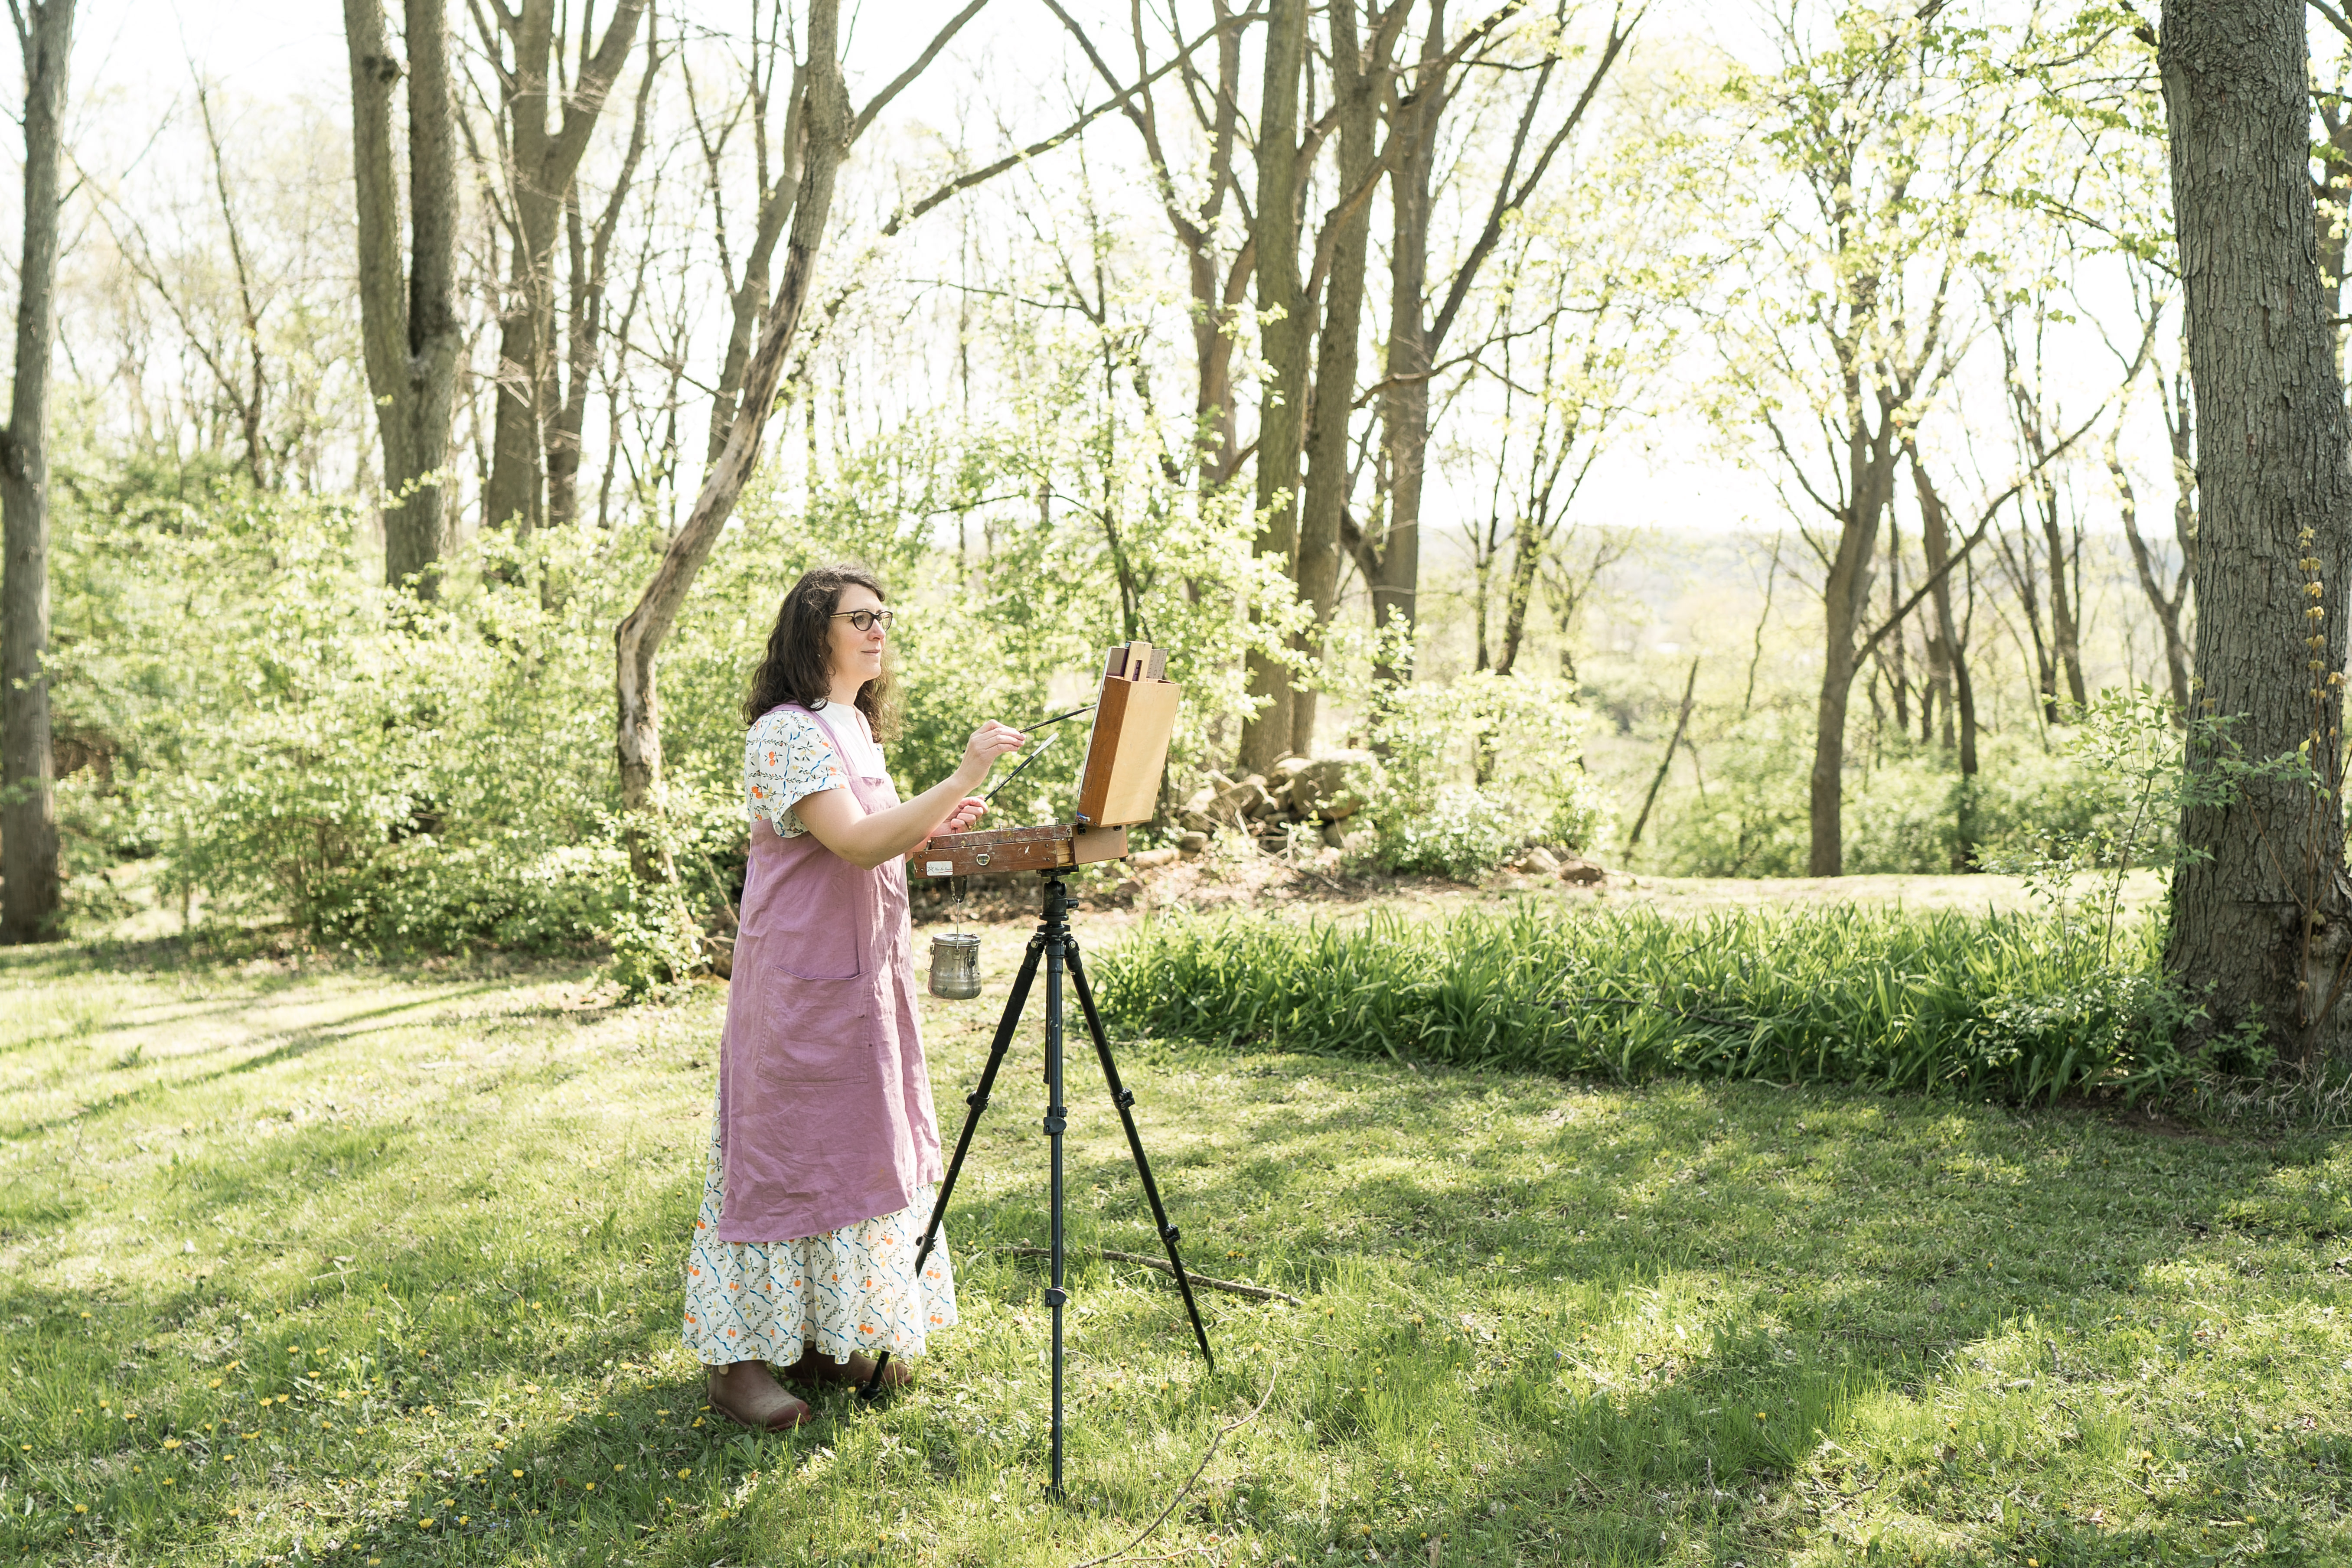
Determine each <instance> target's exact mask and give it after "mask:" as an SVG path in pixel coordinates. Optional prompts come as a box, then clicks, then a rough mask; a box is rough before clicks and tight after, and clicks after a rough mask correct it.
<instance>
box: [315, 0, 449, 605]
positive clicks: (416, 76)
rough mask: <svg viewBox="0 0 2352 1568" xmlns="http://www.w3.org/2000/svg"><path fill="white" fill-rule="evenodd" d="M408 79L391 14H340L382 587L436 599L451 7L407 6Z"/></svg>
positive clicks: (423, 1)
mask: <svg viewBox="0 0 2352 1568" xmlns="http://www.w3.org/2000/svg"><path fill="white" fill-rule="evenodd" d="M406 4H407V27H406V37H407V42H408V62H407V65H406V67H405V69H404V68H403V66H402V64H401V61H400V60H399V59H398V58H395V57H394V55H393V53H392V51H391V48H390V47H389V46H388V45H387V44H386V43H385V41H384V32H383V5H382V0H343V31H344V37H345V41H346V44H347V45H348V47H349V48H350V52H351V63H352V182H353V184H354V185H355V186H356V188H357V206H358V217H359V293H360V341H361V347H362V357H363V358H364V360H365V362H366V364H367V378H368V391H369V393H370V394H371V395H372V396H373V400H374V402H375V422H376V435H377V437H378V438H379V439H380V440H381V441H382V442H383V562H384V581H385V582H386V583H387V584H394V585H395V586H396V585H399V584H413V586H414V590H415V594H416V595H417V597H419V598H421V599H432V598H434V597H436V595H438V593H439V587H438V574H439V569H440V561H441V552H442V550H443V548H444V547H445V544H446V539H447V531H448V530H447V521H446V520H447V516H448V503H447V495H448V491H447V480H448V478H449V475H448V471H447V467H448V460H449V415H450V408H451V405H452V402H453V399H454V396H455V394H456V388H457V355H458V350H459V348H460V347H461V345H462V344H463V342H464V332H463V331H462V329H461V328H460V326H459V324H458V321H457V133H456V121H455V111H454V110H453V108H452V106H451V103H450V100H449V35H448V17H447V15H446V11H445V9H444V6H443V4H442V0H406ZM404 74H405V75H406V76H407V78H408V187H409V199H408V206H409V212H408V226H409V258H408V260H407V262H406V264H405V265H404V264H403V262H402V259H401V221H400V220H401V212H400V187H399V184H398V183H397V181H396V180H395V179H394V173H393V167H394V165H393V156H392V88H393V84H394V82H396V81H398V80H399V79H401V77H402V76H403V75H404Z"/></svg>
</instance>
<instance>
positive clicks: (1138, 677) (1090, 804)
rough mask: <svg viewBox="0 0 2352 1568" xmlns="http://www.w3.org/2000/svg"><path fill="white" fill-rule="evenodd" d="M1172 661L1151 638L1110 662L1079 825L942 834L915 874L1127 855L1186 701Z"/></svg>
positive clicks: (910, 869) (1036, 866) (918, 860)
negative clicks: (1171, 675)
mask: <svg viewBox="0 0 2352 1568" xmlns="http://www.w3.org/2000/svg"><path fill="white" fill-rule="evenodd" d="M1167 662H1168V655H1167V652H1166V650H1164V649H1161V648H1155V647H1152V646H1151V645H1150V644H1149V643H1145V642H1134V643H1129V644H1127V645H1125V646H1123V647H1115V648H1112V649H1111V650H1110V651H1109V652H1108V653H1107V654H1106V655H1104V656H1103V679H1102V689H1101V692H1100V694H1099V695H1098V696H1097V698H1096V705H1095V721H1094V731H1093V733H1092V734H1091V735H1090V736H1089V737H1088V739H1087V761H1086V767H1085V769H1084V770H1083V771H1082V772H1081V773H1079V775H1078V805H1077V811H1076V821H1075V822H1066V823H1050V824H1047V825H1045V826H1041V827H999V828H993V829H989V830H985V831H982V832H979V833H942V834H940V836H939V837H935V838H933V839H932V840H931V841H930V843H929V846H928V847H924V848H921V849H919V850H917V851H915V852H914V853H913V854H911V855H909V856H908V857H907V874H908V876H911V877H972V876H982V875H986V874H989V873H992V872H998V871H1044V870H1050V869H1053V868H1057V867H1060V868H1067V867H1073V866H1086V865H1090V864H1093V863H1094V862H1096V861H1098V860H1118V859H1123V858H1126V856H1127V853H1128V848H1127V830H1128V828H1129V827H1130V826H1134V825H1136V824H1138V823H1143V822H1149V821H1150V820H1151V816H1152V813H1153V812H1154V811H1156V810H1157V809H1158V807H1159V803H1160V775H1161V774H1162V773H1165V772H1166V771H1167V768H1168V743H1169V742H1170V740H1171V738H1172V737H1173V736H1174V735H1175V732H1176V710H1177V709H1178V707H1179V706H1180V705H1181V703H1182V701H1183V700H1184V689H1183V688H1182V687H1181V686H1178V685H1177V684H1176V683H1175V682H1174V681H1172V680H1170V679H1166V678H1165V676H1164V675H1163V674H1162V671H1164V670H1165V669H1166V668H1167Z"/></svg>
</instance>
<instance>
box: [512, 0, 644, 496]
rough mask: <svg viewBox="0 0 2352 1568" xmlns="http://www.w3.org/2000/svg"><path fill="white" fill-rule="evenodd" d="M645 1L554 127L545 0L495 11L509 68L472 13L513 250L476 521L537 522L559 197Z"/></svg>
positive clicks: (615, 22)
mask: <svg viewBox="0 0 2352 1568" xmlns="http://www.w3.org/2000/svg"><path fill="white" fill-rule="evenodd" d="M645 8H646V0H619V4H618V5H617V7H616V8H615V9H614V13H613V19H612V20H611V22H609V23H607V24H606V26H605V28H604V38H603V40H602V41H601V42H600V43H599V44H598V45H597V46H596V52H595V54H594V56H593V57H592V58H588V59H585V60H583V61H582V62H581V68H580V74H579V80H578V81H577V82H576V83H575V84H574V86H573V88H572V90H571V91H570V92H569V93H566V94H565V95H564V102H563V112H562V120H561V121H559V122H558V123H557V124H555V125H552V126H551V125H550V124H549V122H548V110H549V107H550V100H551V98H552V97H553V93H552V92H551V88H550V82H551V70H552V67H553V64H554V59H553V57H554V53H555V50H556V48H557V47H559V46H558V43H557V40H556V36H555V20H556V16H555V12H556V5H555V0H522V4H521V5H520V7H519V8H517V9H515V10H512V11H509V10H508V9H507V8H506V7H505V5H503V4H501V5H498V6H495V7H494V8H493V11H494V14H495V16H496V18H497V21H496V26H498V27H499V30H500V31H502V32H503V33H504V34H505V36H506V41H507V43H508V44H509V45H510V46H511V47H512V49H513V63H512V64H511V65H508V64H505V63H503V62H501V61H500V60H499V56H500V55H501V54H502V53H503V52H504V51H503V50H502V49H501V48H500V46H499V38H498V37H497V36H496V35H493V34H488V32H487V29H488V27H489V26H491V25H492V24H491V21H490V18H489V16H488V15H485V14H483V13H480V12H477V13H476V15H477V16H478V17H480V18H481V21H482V25H483V27H484V28H485V30H486V32H485V37H483V39H482V45H483V47H484V48H485V49H486V50H488V53H489V55H490V57H491V60H492V64H493V68H494V69H496V70H497V71H498V73H499V86H500V89H501V90H500V94H499V97H500V108H501V110H503V118H504V119H505V121H506V122H507V124H506V138H505V142H506V150H507V158H508V161H509V162H508V167H507V168H506V169H505V170H504V171H502V172H503V173H504V174H505V175H506V185H507V203H508V207H509V217H510V222H511V224H512V226H513V232H512V234H511V235H510V236H509V238H510V239H511V240H512V242H513V246H514V250H513V255H512V258H511V262H510V265H509V276H508V279H507V289H506V297H505V299H504V300H503V301H502V302H501V304H500V306H499V370H498V392H497V398H498V402H497V416H496V424H495V434H494V435H493V437H492V438H491V456H490V481H489V483H488V486H486V487H485V488H484V490H483V497H482V511H483V521H485V522H488V524H490V525H491V526H493V527H497V526H499V525H501V524H511V525H513V527H514V529H515V531H516V532H517V534H518V535H523V536H527V535H528V534H529V533H530V531H531V530H532V529H534V528H536V527H538V526H539V525H540V524H541V522H543V521H545V520H546V505H547V497H546V474H545V468H544V454H545V451H546V449H547V447H548V445H549V442H550V441H551V439H552V438H553V437H554V436H555V434H556V422H557V409H558V392H557V378H556V365H555V342H556V329H555V247H556V242H557V241H558V240H559V239H561V238H562V234H563V212H564V206H565V202H566V198H567V196H568V195H570V193H571V192H572V182H573V180H574V179H575V178H576V177H577V175H578V174H579V172H580V160H581V158H582V157H583V155H585V153H587V151H588V140H589V137H590V135H591V133H593V132H594V130H595V128H596V121H597V117H598V116H599V115H600V114H602V113H603V112H604V95H605V94H606V93H607V92H609V91H610V90H611V89H612V86H613V79H614V77H615V76H617V75H618V74H619V73H620V69H621V66H622V64H623V63H624V62H625V60H626V59H627V58H628V53H629V46H630V44H631V43H632V42H633V41H634V40H635V37H636V31H637V18H638V17H639V16H643V15H644V13H645ZM582 47H583V48H584V47H586V46H585V44H584V42H583V46H582Z"/></svg>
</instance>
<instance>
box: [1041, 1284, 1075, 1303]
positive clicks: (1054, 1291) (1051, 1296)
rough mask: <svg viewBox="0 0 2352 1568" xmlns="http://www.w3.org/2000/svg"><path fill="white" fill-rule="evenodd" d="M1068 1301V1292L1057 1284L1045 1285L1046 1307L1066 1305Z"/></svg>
mask: <svg viewBox="0 0 2352 1568" xmlns="http://www.w3.org/2000/svg"><path fill="white" fill-rule="evenodd" d="M1069 1301H1070V1293H1069V1292H1068V1291H1067V1290H1065V1289H1062V1288H1061V1287H1060V1286H1059V1285H1048V1286H1046V1287H1045V1305H1047V1306H1048V1307H1066V1306H1067V1305H1069Z"/></svg>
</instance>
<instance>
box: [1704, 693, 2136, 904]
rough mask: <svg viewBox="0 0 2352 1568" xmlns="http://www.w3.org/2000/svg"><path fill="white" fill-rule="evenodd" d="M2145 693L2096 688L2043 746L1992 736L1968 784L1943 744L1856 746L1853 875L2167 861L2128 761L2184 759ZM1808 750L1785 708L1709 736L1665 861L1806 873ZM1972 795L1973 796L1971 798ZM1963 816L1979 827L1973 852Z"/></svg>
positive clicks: (1849, 868)
mask: <svg viewBox="0 0 2352 1568" xmlns="http://www.w3.org/2000/svg"><path fill="white" fill-rule="evenodd" d="M2147 700H2149V699H2148V698H2147V694H2145V693H2143V694H2140V695H2139V696H2138V697H2134V696H2133V695H2132V694H2129V693H2124V692H2116V691H2104V692H2101V693H2100V694H2099V697H2098V698H2097V699H2096V700H2095V701H2094V702H2093V704H2092V705H2091V707H2090V708H2089V709H2088V710H2086V711H2085V712H2084V714H2083V715H2082V716H2081V719H2080V721H2079V722H2078V723H2076V724H2074V725H2071V726H2062V727H2058V728H2056V729H2053V731H2051V735H2050V741H2049V744H2047V745H2046V746H2045V745H2044V744H2043V742H2042V739H2041V738H2040V737H2039V736H2037V735H2034V734H2032V733H2027V734H2009V735H1994V736H1988V737H1986V738H1985V740H1984V742H1982V745H1981V747H1980V752H1979V759H1980V769H1979V773H1978V774H1977V776H1976V779H1975V781H1974V784H1973V785H1970V784H1969V783H1968V781H1965V780H1963V779H1962V777H1961V775H1960V773H1959V768H1958V759H1957V757H1956V756H1955V754H1954V753H1952V752H1947V751H1945V750H1943V749H1942V748H1941V747H1938V746H1930V745H1922V744H1920V743H1919V742H1906V741H1900V740H1897V741H1895V742H1892V743H1890V744H1889V745H1887V746H1886V747H1885V748H1884V749H1882V751H1881V752H1879V754H1878V755H1877V756H1876V757H1875V758H1873V757H1871V756H1870V755H1868V754H1867V753H1866V752H1860V751H1858V750H1857V751H1850V752H1849V754H1848V758H1847V766H1846V787H1845V802H1844V813H1843V815H1844V826H1845V844H1844V868H1845V870H1846V872H1847V873H1848V874H1849V875H1861V874H1869V873H1895V874H1901V873H1927V874H1938V873H1943V872H1948V871H1953V870H1958V869H1965V868H1967V866H1968V865H1971V864H1972V865H1975V866H1979V867H1984V868H1993V869H2006V868H2014V867H2016V866H2020V865H2022V864H2025V863H2028V862H2031V861H2034V860H2040V859H2047V858H2052V857H2053V856H2057V855H2061V854H2064V855H2067V856H2071V857H2075V858H2080V859H2082V861H2083V862H2084V864H2085V865H2094V866H2104V865H2112V864H2114V863H2115V862H2116V859H2117V858H2118V857H2119V856H2120V855H2121V853H2122V850H2123V847H2124V846H2125V845H2126V842H2132V843H2135V844H2136V848H2135V850H2134V852H2133V854H2132V857H2131V858H2132V863H2133V864H2134V865H2140V866H2146V865H2150V864H2157V863H2161V861H2162V860H2163V859H2164V858H2165V857H2166V854H2167V853H2168V849H2167V847H2168V845H2169V843H2170V836H2171V832H2172V816H2171V815H2170V814H2168V813H2166V812H2163V811H2156V812H2148V811H2145V810H2142V809H2140V795H2141V793H2142V792H2141V790H2140V789H2139V787H2138V785H2137V784H2136V783H2135V779H2136V778H2137V775H2136V774H2134V773H2131V772H2130V770H2129V768H2128V767H2127V766H2126V763H2125V754H2126V752H2127V751H2128V750H2129V749H2130V748H2131V747H2133V746H2137V747H2138V748H2140V751H2139V752H2138V753H2137V754H2138V755H2140V756H2141V757H2142V758H2143V759H2145V757H2146V755H2147V747H2148V746H2150V745H2159V746H2163V747H2167V748H2169V749H2168V752H2167V754H2168V756H2170V757H2173V758H2176V759H2177V757H2178V742H2176V741H2173V740H2172V739H2171V731H2170V729H2169V721H2168V720H2167V719H2165V717H2164V716H2163V714H2162V713H2161V711H2159V710H2150V709H2148V708H2147V707H2146V702H2147ZM2136 704H2137V706H2136ZM2151 721H2152V722H2153V723H2154V725H2155V726H2156V729H2157V731H2161V738H2160V739H2159V738H2158V736H2157V735H2156V734H2155V732H2153V731H2150V730H2149V728H2148V724H2149V723H2150V722H2151ZM1811 750H1812V731H1811V726H1810V725H1809V724H1804V723H1801V722H1800V721H1799V719H1798V718H1797V716H1795V715H1793V714H1791V713H1790V712H1787V711H1782V710H1763V711H1759V712H1757V713H1755V714H1752V715H1750V716H1749V717H1748V719H1747V720H1746V721H1742V722H1741V723H1739V724H1738V725H1735V726H1734V727H1733V728H1732V729H1731V731H1729V732H1728V733H1727V734H1726V735H1724V736H1723V737H1722V738H1720V739H1719V740H1717V741H1714V742H1709V743H1708V744H1707V745H1706V748H1705V753H1704V754H1705V758H1706V788H1705V789H1704V790H1703V791H1696V790H1695V791H1692V792H1690V793H1688V794H1685V795H1682V796H1680V797H1679V798H1677V799H1676V800H1675V803H1674V805H1672V806H1671V807H1670V808H1668V810H1667V813H1666V816H1665V819H1664V826H1663V831H1662V833H1661V835H1660V839H1659V842H1660V846H1661V850H1662V860H1663V862H1664V868H1666V869H1669V870H1672V871H1674V872H1676V873H1679V874H1681V875H1685V876H1694V877H1801V876H1804V875H1805V874H1806V871H1807V866H1808V861H1809V858H1810V855H1809V851H1810V847H1811V816H1810V811H1809V800H1808V791H1809V789H1810V784H1811V780H1810V774H1809V773H1808V771H1807V768H1808V762H1809V759H1810V757H1811ZM1967 790H1972V792H1973V793H1972V798H1968V797H1964V795H1963V792H1964V791H1967ZM1964 799H1966V801H1967V804H1968V805H1969V807H1970V809H1969V810H1967V811H1965V812H1964V811H1963V809H1962V807H1963V804H1964ZM1964 819H1965V820H1966V821H1967V823H1968V826H1969V831H1970V833H1971V835H1972V837H1971V839H1970V841H1969V843H1970V847H1969V850H1968V851H1967V852H1965V853H1964V852H1963V849H1962V845H1963V821H1964ZM2135 825H2136V826H2135Z"/></svg>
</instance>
